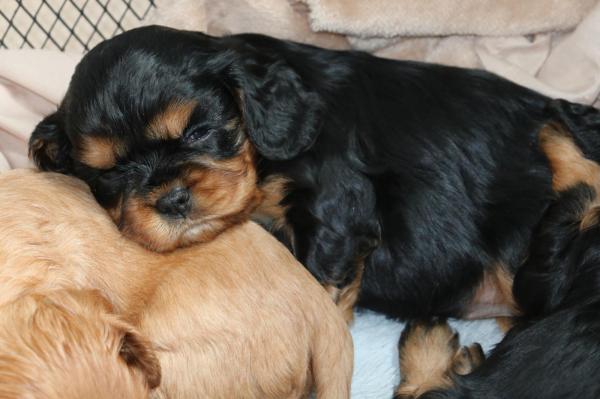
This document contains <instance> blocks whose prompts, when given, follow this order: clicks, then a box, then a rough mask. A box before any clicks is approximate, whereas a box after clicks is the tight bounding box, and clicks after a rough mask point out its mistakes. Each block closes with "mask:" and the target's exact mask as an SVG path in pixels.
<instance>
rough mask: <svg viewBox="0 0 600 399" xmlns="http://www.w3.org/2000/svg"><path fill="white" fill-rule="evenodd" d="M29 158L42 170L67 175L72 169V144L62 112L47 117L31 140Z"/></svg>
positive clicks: (39, 124)
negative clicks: (66, 131) (65, 129)
mask: <svg viewBox="0 0 600 399" xmlns="http://www.w3.org/2000/svg"><path fill="white" fill-rule="evenodd" d="M29 157H30V158H31V159H33V161H34V162H35V164H36V165H37V167H38V168H40V169H41V170H47V171H54V172H61V173H67V172H68V171H69V170H70V169H71V162H72V160H71V143H70V141H69V139H68V137H67V135H66V133H65V131H64V122H63V118H62V115H61V114H60V111H57V112H55V113H53V114H50V115H48V116H47V117H45V118H44V119H43V120H42V121H41V122H40V123H38V125H37V126H36V127H35V130H34V131H33V133H32V134H31V137H30V138H29Z"/></svg>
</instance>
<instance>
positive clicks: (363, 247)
mask: <svg viewBox="0 0 600 399" xmlns="http://www.w3.org/2000/svg"><path fill="white" fill-rule="evenodd" d="M357 180H359V179H358V178H357V177H356V176H353V179H352V181H351V182H350V183H348V184H347V185H344V184H343V180H341V181H338V184H337V185H336V188H335V189H334V190H329V189H328V186H326V185H325V186H323V187H324V188H323V189H322V191H321V192H319V193H318V195H317V196H316V197H317V198H316V200H315V201H314V202H312V203H310V204H308V206H306V207H303V208H300V207H299V208H295V209H291V210H290V212H289V213H288V218H289V219H290V220H289V221H290V222H291V225H292V226H293V227H294V252H295V254H296V256H297V258H298V259H299V260H300V261H301V262H302V263H303V264H304V265H305V266H306V267H307V268H308V270H309V271H310V272H311V273H312V274H313V275H314V276H315V277H316V278H317V280H319V281H320V282H321V283H322V284H323V285H324V286H325V288H326V289H327V291H328V292H329V294H330V295H331V297H332V299H333V300H334V301H335V302H336V303H337V304H338V306H339V308H340V311H341V312H342V313H343V315H344V317H345V319H346V320H347V321H348V322H350V321H352V309H353V307H354V304H355V303H356V301H357V299H358V294H359V292H360V284H361V279H362V274H363V265H364V259H365V258H366V257H367V256H368V255H369V254H370V253H371V252H372V251H373V250H374V249H375V248H376V247H377V245H378V244H379V242H380V236H381V232H380V226H379V223H378V222H377V218H376V216H375V211H374V204H375V201H374V194H373V192H372V188H371V186H370V183H368V182H367V183H368V184H367V183H365V184H364V185H360V184H356V181H357ZM340 186H341V187H344V189H342V190H341V189H340Z"/></svg>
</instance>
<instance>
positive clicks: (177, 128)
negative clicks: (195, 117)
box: [146, 101, 197, 140]
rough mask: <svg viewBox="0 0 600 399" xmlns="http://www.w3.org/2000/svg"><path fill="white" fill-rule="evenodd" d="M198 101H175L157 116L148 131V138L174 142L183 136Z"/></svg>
mask: <svg viewBox="0 0 600 399" xmlns="http://www.w3.org/2000/svg"><path fill="white" fill-rule="evenodd" d="M196 105H197V103H196V101H188V102H180V101H174V102H172V103H170V104H169V105H168V106H167V108H166V109H165V110H164V111H162V112H160V113H159V114H157V115H156V116H155V117H154V118H152V121H150V124H149V125H148V128H147V129H146V136H147V137H148V138H150V139H154V140H172V139H177V138H179V137H181V134H182V132H183V130H184V129H185V127H186V126H187V124H188V122H189V121H190V117H191V116H192V112H193V111H194V108H196Z"/></svg>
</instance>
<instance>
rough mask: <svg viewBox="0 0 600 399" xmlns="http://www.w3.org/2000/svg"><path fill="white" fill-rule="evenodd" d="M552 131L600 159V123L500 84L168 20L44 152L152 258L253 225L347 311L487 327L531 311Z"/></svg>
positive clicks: (91, 66)
mask: <svg viewBox="0 0 600 399" xmlns="http://www.w3.org/2000/svg"><path fill="white" fill-rule="evenodd" d="M551 123H559V124H561V125H562V126H563V127H565V128H566V130H568V131H569V132H570V134H572V136H573V140H575V142H576V143H577V144H578V145H579V146H580V147H581V149H582V151H583V152H584V153H585V155H586V156H588V157H590V158H592V159H596V160H598V159H600V140H599V137H600V135H599V134H598V133H600V112H598V111H597V110H595V109H593V108H591V107H586V106H583V105H577V104H571V103H568V102H565V101H554V102H553V101H550V100H549V99H548V98H546V97H544V96H542V95H540V94H537V93H535V92H532V91H530V90H528V89H525V88H523V87H520V86H518V85H516V84H513V83H510V82H508V81H506V80H504V79H502V78H499V77H497V76H495V75H492V74H489V73H486V72H483V71H477V70H465V69H459V68H453V67H446V66H440V65H429V64H422V63H416V62H400V61H392V60H387V59H380V58H376V57H373V56H370V55H367V54H364V53H360V52H355V51H352V52H344V51H331V50H325V49H321V48H316V47H312V46H308V45H302V44H298V43H292V42H287V41H282V40H277V39H274V38H270V37H265V36H261V35H254V34H243V35H233V36H226V37H222V38H216V37H210V36H207V35H204V34H201V33H197V32H188V31H178V30H173V29H168V28H163V27H157V26H150V27H144V28H140V29H136V30H132V31H129V32H126V33H124V34H122V35H119V36H117V37H115V38H113V39H111V40H108V41H106V42H104V43H102V44H100V45H98V46H97V47H96V48H95V49H93V50H92V51H90V52H89V53H88V54H87V55H86V56H85V57H84V58H83V59H82V61H81V63H80V64H79V66H78V67H77V69H76V71H75V74H74V76H73V78H72V80H71V84H70V86H69V89H68V92H67V94H66V96H65V98H64V100H63V102H62V103H61V105H60V107H59V108H58V111H57V112H56V113H54V114H52V115H49V116H48V117H47V118H45V119H44V120H43V121H42V122H41V123H40V124H39V125H38V126H37V128H36V129H35V131H34V132H33V135H32V137H31V141H30V152H31V155H32V156H33V159H34V160H35V162H36V163H37V165H38V166H39V167H40V168H42V169H43V170H52V171H58V172H62V173H67V174H71V175H75V176H77V177H80V178H82V179H83V180H85V181H86V182H87V183H88V184H89V186H90V187H91V189H92V192H93V193H94V195H95V197H96V199H97V200H98V201H99V203H100V204H101V205H102V206H103V207H105V208H106V209H108V210H109V212H110V213H111V215H112V217H113V219H114V220H115V221H116V223H117V225H118V226H119V228H120V229H121V230H122V231H123V232H124V233H125V234H126V235H127V236H129V237H131V238H133V239H134V240H137V241H139V242H141V243H143V244H144V245H146V246H147V247H148V248H151V249H154V250H157V251H169V250H172V249H174V248H177V247H181V246H186V245H189V244H191V243H193V242H202V241H206V240H210V239H212V238H213V237H214V236H215V235H217V234H219V232H221V231H223V230H224V229H226V228H227V227H228V226H230V225H232V224H235V223H238V222H240V221H243V220H246V219H247V218H248V217H252V218H254V219H255V220H258V221H260V222H261V223H262V224H263V225H265V226H267V227H269V228H270V229H271V230H272V231H273V232H274V233H275V234H276V236H278V237H279V238H280V239H281V240H282V241H284V242H285V243H286V244H287V245H288V246H289V247H290V248H291V249H292V251H293V253H294V254H295V256H296V257H297V258H298V259H299V260H300V261H301V263H303V264H304V265H305V266H306V267H307V268H308V269H309V270H310V271H311V272H312V273H313V275H314V276H316V277H317V279H318V280H319V281H320V282H322V283H323V284H325V285H326V286H327V287H328V290H329V291H330V293H331V295H332V296H333V297H334V299H336V300H338V301H339V304H340V307H341V308H342V309H343V310H344V312H345V313H346V314H349V312H350V309H351V307H352V305H353V304H354V303H355V301H356V299H357V297H358V295H359V289H360V303H361V304H362V305H364V306H366V307H368V308H371V309H374V310H377V311H381V312H384V313H386V314H388V315H390V316H393V317H401V318H407V317H425V316H431V315H440V316H461V317H470V318H478V317H489V316H493V315H494V316H500V315H511V314H514V313H516V312H517V309H516V308H515V306H514V305H515V304H514V300H513V298H512V295H511V284H512V279H513V276H514V273H515V271H516V269H517V268H518V266H519V265H520V264H521V263H522V262H523V260H524V259H525V257H526V254H527V251H528V247H529V242H530V237H531V234H532V230H533V228H534V227H535V226H536V225H537V223H538V222H539V220H540V219H541V217H542V215H543V213H544V211H545V209H546V208H547V206H548V204H549V203H550V202H551V200H552V198H553V196H554V189H553V187H552V174H551V171H550V167H549V165H548V161H547V158H546V156H545V154H544V153H543V152H542V151H540V148H539V142H540V134H541V133H540V132H541V131H542V130H543V127H544V126H546V125H548V124H551ZM361 279H362V284H361Z"/></svg>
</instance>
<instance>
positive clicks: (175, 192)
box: [155, 187, 192, 218]
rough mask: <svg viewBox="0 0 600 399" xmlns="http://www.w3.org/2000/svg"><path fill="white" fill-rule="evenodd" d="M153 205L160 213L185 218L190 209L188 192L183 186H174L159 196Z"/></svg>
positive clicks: (190, 203)
mask: <svg viewBox="0 0 600 399" xmlns="http://www.w3.org/2000/svg"><path fill="white" fill-rule="evenodd" d="M155 207H156V210H157V211H158V212H159V213H160V214H162V215H165V216H168V217H174V218H185V217H186V216H187V215H188V213H189V212H190V210H191V209H192V202H191V195H190V192H189V191H188V189H187V188H185V187H176V188H174V189H172V190H171V191H169V192H168V193H166V194H165V195H163V196H162V197H160V198H159V199H158V201H156V205H155Z"/></svg>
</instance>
